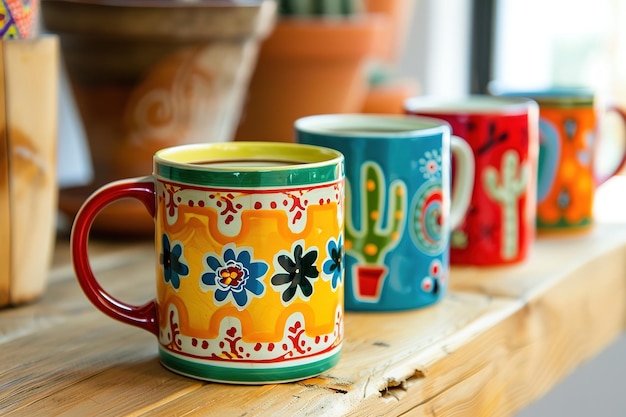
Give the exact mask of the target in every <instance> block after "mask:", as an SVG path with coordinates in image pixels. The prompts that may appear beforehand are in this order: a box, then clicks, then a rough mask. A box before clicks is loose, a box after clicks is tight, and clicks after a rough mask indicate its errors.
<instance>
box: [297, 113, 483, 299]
mask: <svg viewBox="0 0 626 417" xmlns="http://www.w3.org/2000/svg"><path fill="white" fill-rule="evenodd" d="M295 131H296V138H297V141H298V142H300V143H306V144H314V145H319V146H324V147H328V148H334V149H336V150H338V151H340V152H341V153H343V154H344V156H345V166H346V197H345V201H346V219H345V230H344V236H343V245H342V246H343V249H344V250H343V253H342V262H343V265H344V267H345V268H344V270H345V274H346V276H345V308H346V310H352V311H396V310H410V309H416V308H421V307H425V306H428V305H431V304H434V303H436V302H437V301H438V300H439V299H441V297H442V296H443V295H444V294H445V291H446V288H447V283H448V277H449V270H450V267H449V249H450V246H449V240H450V231H451V230H452V228H454V227H455V226H457V225H458V224H459V223H460V222H461V220H462V219H463V216H464V215H465V212H466V210H467V208H468V206H469V202H470V197H471V194H472V189H473V182H474V159H473V154H472V151H471V148H470V147H469V145H468V144H467V143H466V142H465V141H464V140H462V139H460V138H458V137H454V136H451V130H450V126H449V125H448V124H447V123H446V122H444V121H442V120H437V119H432V118H426V117H414V116H405V115H373V114H330V115H316V116H308V117H303V118H300V119H298V120H296V122H295ZM452 154H454V161H455V174H454V177H455V178H454V181H453V183H454V188H452V186H451V183H452V181H451V175H452V174H451V173H452V169H451V164H452V162H451V161H452Z"/></svg>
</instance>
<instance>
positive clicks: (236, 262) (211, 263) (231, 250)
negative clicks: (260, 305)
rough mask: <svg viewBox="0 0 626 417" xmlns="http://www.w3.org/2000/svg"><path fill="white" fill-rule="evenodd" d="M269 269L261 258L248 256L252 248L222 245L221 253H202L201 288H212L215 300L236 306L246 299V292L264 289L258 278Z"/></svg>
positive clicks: (243, 302)
mask: <svg viewBox="0 0 626 417" xmlns="http://www.w3.org/2000/svg"><path fill="white" fill-rule="evenodd" d="M268 269H269V267H268V265H267V264H266V263H265V262H263V261H255V260H253V259H252V250H248V249H247V248H239V249H238V251H237V252H236V251H235V246H234V245H226V246H224V248H223V250H222V256H221V257H220V256H219V255H217V254H207V255H206V256H205V273H204V274H202V277H201V286H202V287H203V289H204V290H207V291H208V290H213V291H214V292H215V293H214V296H215V300H216V301H217V302H219V303H226V302H229V298H230V302H234V303H235V304H236V305H237V306H238V307H239V308H240V309H242V308H244V307H246V306H247V305H248V304H249V302H250V295H255V296H261V295H262V294H263V293H264V291H265V285H264V284H263V282H262V278H263V277H264V276H265V274H266V273H267V270H268Z"/></svg>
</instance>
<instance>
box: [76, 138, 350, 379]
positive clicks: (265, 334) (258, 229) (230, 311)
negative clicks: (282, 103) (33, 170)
mask: <svg viewBox="0 0 626 417" xmlns="http://www.w3.org/2000/svg"><path fill="white" fill-rule="evenodd" d="M120 198H134V199H137V200H139V201H140V202H142V203H143V205H144V206H145V207H146V209H147V210H148V212H149V213H150V214H152V215H153V217H154V221H155V249H156V288H157V296H156V299H155V300H153V301H150V302H149V303H148V304H146V305H143V306H134V305H128V304H126V303H124V302H122V301H119V300H115V299H114V298H113V297H112V296H111V295H110V294H109V293H107V291H106V290H104V289H103V288H102V287H101V286H100V285H99V283H98V282H97V280H96V278H95V277H94V275H93V272H92V270H91V267H90V264H89V258H88V254H87V244H88V240H89V229H90V227H91V224H92V222H93V221H94V219H95V217H96V216H97V215H98V213H99V212H100V210H102V209H103V208H104V207H105V206H106V205H107V204H109V203H111V202H113V201H116V200H118V199H120ZM343 199H344V159H343V155H341V153H339V152H337V151H335V150H332V149H324V148H321V147H315V146H307V145H298V144H293V143H291V144H288V143H283V144H271V143H263V142H256V143H246V142H237V143H232V142H231V143H213V144H199V145H183V146H178V147H173V148H167V149H163V150H160V151H158V152H156V154H155V156H154V171H153V174H152V175H151V176H148V177H145V178H135V179H127V180H122V181H120V182H114V183H111V184H109V185H106V186H105V187H103V188H101V189H99V190H98V191H96V192H95V193H94V194H93V195H92V196H91V197H89V198H88V199H87V201H86V202H85V203H84V205H83V207H82V208H81V210H80V211H79V213H78V215H77V217H76V219H75V223H74V226H73V230H72V237H71V240H72V255H73V260H74V267H75V269H76V275H77V277H78V281H79V282H80V284H81V286H82V288H83V291H84V292H85V293H86V295H87V296H88V298H89V299H90V300H91V302H92V303H93V304H94V305H95V306H96V307H98V308H99V309H100V310H101V311H103V312H104V313H105V314H107V315H109V316H111V317H113V318H115V319H117V320H120V321H122V322H125V323H127V324H131V325H135V326H137V327H140V328H143V329H145V330H148V331H149V332H151V333H154V334H155V335H156V336H157V338H158V342H159V355H160V360H161V363H162V364H163V365H164V366H165V367H166V368H169V369H170V370H172V371H174V372H177V373H180V374H184V375H187V376H191V377H195V378H199V379H204V380H210V381H218V382H230V383H241V384H256V383H275V382H285V381H292V380H298V379H303V378H307V377H310V376H314V375H317V374H319V373H321V372H324V371H326V370H327V369H329V368H331V367H332V366H334V365H335V364H336V363H337V361H338V359H339V356H340V350H341V345H342V339H343V314H344V313H343V293H344V291H343V265H342V262H341V253H342V249H341V248H342V239H343V227H344V224H343V222H344V202H343Z"/></svg>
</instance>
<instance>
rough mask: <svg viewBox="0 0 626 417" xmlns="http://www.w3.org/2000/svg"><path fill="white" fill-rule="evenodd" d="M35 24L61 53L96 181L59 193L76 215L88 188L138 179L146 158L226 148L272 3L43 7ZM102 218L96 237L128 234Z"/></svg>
mask: <svg viewBox="0 0 626 417" xmlns="http://www.w3.org/2000/svg"><path fill="white" fill-rule="evenodd" d="M41 6H42V17H43V24H44V26H45V27H46V29H47V30H48V31H50V32H54V33H57V34H58V35H59V37H60V40H61V52H62V57H63V59H64V61H65V66H66V69H67V73H68V78H69V80H70V85H71V87H72V91H73V93H74V97H75V100H76V104H77V107H78V110H79V113H80V116H81V119H82V122H83V125H84V129H85V132H86V136H87V139H88V141H89V147H90V150H91V154H92V162H93V167H94V174H95V180H94V183H93V184H92V185H90V186H88V187H83V188H80V189H69V190H61V196H60V199H61V208H62V209H63V210H64V211H66V212H68V214H70V215H73V214H75V211H76V209H77V208H78V206H79V205H80V203H81V202H82V200H84V198H85V197H86V196H87V195H88V193H90V192H91V191H93V190H94V189H95V188H96V187H98V186H100V185H102V184H104V183H106V182H110V181H112V180H114V179H118V178H124V177H132V176H138V175H147V174H149V173H150V172H151V171H152V155H153V153H154V152H155V151H156V150H158V149H161V148H164V147H168V146H172V145H179V144H184V143H197V142H218V141H229V140H232V139H233V137H234V132H235V129H236V127H237V124H238V122H239V116H240V113H241V107H242V103H243V100H244V97H245V94H246V91H247V87H248V82H249V80H250V76H251V73H252V70H253V69H254V63H255V61H256V58H257V52H258V46H259V43H260V41H261V39H262V38H263V37H265V36H266V35H267V34H268V33H269V32H270V30H271V28H272V26H273V24H274V18H275V13H276V4H275V2H274V1H273V0H256V1H247V2H230V1H210V0H199V1H195V2H188V1H182V0H181V1H167V2H165V1H156V0H126V1H122V0H104V1H97V0H82V1H80V0H42V3H41ZM128 210H129V213H130V214H129V220H130V222H129V223H131V224H134V225H135V227H131V228H130V229H128V228H127V227H126V226H125V225H121V224H120V223H117V222H116V223H114V224H111V223H110V222H108V221H107V220H106V217H107V216H106V212H105V213H103V216H102V217H103V218H102V219H99V220H100V221H99V222H96V224H95V228H96V229H99V228H100V226H103V228H104V230H105V231H107V232H113V233H115V232H117V231H119V232H121V233H134V232H135V231H138V230H139V231H147V230H152V224H151V221H150V219H147V220H146V218H145V216H141V217H139V218H138V219H137V223H134V222H133V219H134V216H135V214H133V213H135V211H137V212H139V211H140V210H134V209H130V208H129V209H128Z"/></svg>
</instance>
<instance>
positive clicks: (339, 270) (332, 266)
mask: <svg viewBox="0 0 626 417" xmlns="http://www.w3.org/2000/svg"><path fill="white" fill-rule="evenodd" d="M326 250H327V251H328V256H329V258H327V259H326V260H325V261H324V264H323V265H322V272H323V273H324V274H323V275H322V279H324V280H325V281H329V280H330V281H331V286H332V288H333V290H335V289H336V288H337V287H338V286H339V283H340V282H341V281H342V280H343V269H344V267H343V256H344V249H343V236H341V235H339V240H335V239H332V238H331V239H329V240H328V244H327V245H326Z"/></svg>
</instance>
